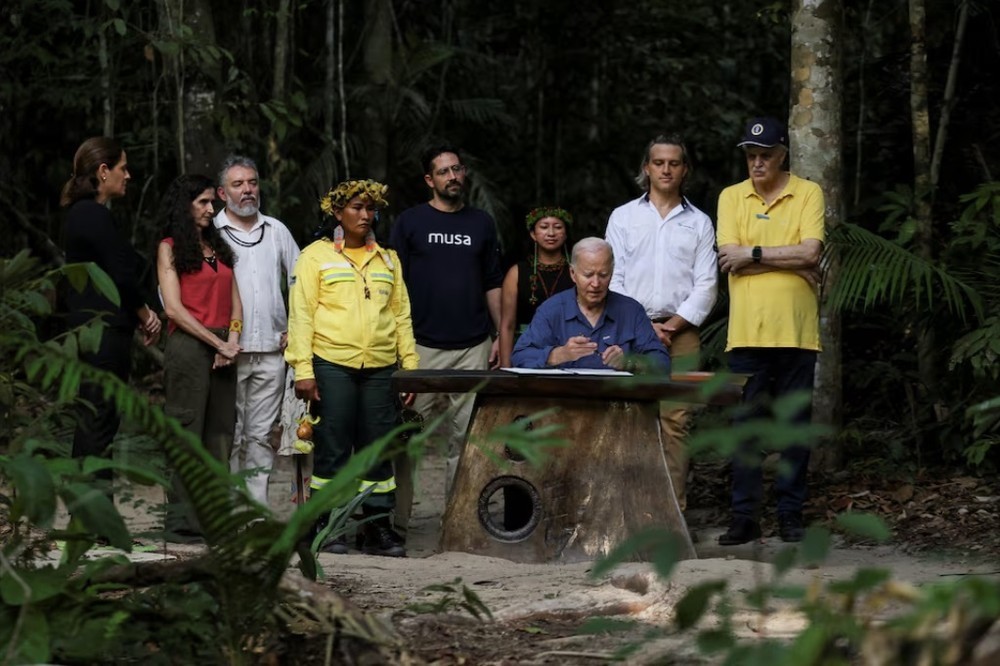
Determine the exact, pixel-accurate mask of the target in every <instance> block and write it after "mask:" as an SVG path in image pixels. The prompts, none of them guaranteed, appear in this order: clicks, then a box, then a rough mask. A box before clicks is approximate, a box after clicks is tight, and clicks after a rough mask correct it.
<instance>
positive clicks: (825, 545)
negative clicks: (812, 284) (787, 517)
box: [799, 526, 831, 564]
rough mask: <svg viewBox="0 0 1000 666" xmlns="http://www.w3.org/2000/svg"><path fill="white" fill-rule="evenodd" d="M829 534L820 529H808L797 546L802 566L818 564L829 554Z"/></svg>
mask: <svg viewBox="0 0 1000 666" xmlns="http://www.w3.org/2000/svg"><path fill="white" fill-rule="evenodd" d="M830 544H831V538H830V532H829V530H826V529H824V528H822V527H815V526H813V527H808V528H806V534H805V536H804V537H803V538H802V543H801V544H799V549H800V552H801V553H802V563H803V564H819V563H820V562H822V561H823V560H825V559H826V556H827V555H828V554H829V552H830Z"/></svg>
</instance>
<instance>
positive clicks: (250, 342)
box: [215, 208, 299, 352]
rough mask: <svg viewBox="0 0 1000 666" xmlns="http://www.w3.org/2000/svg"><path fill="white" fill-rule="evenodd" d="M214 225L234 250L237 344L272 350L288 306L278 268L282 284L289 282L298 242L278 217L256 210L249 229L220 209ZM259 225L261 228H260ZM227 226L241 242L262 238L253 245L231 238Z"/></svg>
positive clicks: (248, 349)
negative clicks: (239, 318)
mask: <svg viewBox="0 0 1000 666" xmlns="http://www.w3.org/2000/svg"><path fill="white" fill-rule="evenodd" d="M215 226H216V227H218V228H219V232H220V233H221V234H222V238H223V239H225V241H226V242H227V243H229V246H230V247H231V248H233V252H234V253H235V254H236V266H235V268H234V269H233V271H234V272H235V273H236V286H237V287H238V288H239V290H240V300H241V301H242V302H243V333H241V334H240V347H242V348H243V351H244V352H276V351H279V350H280V348H281V334H282V333H284V332H285V331H287V330H288V309H287V307H286V306H285V297H284V295H283V294H282V271H284V280H285V286H288V285H290V284H291V279H292V276H293V275H294V270H295V261H296V259H298V257H299V246H298V245H296V243H295V239H294V238H292V234H291V232H290V231H288V228H287V227H286V226H285V225H284V224H282V223H281V222H280V221H278V220H276V219H275V218H273V217H268V216H267V215H262V214H261V213H257V221H256V222H255V223H254V225H253V227H251V228H250V231H243V230H242V229H241V228H240V227H238V226H236V225H235V224H233V223H232V222H231V221H230V219H229V217H227V216H226V209H224V208H223V209H222V211H220V212H219V214H218V215H216V216H215ZM262 229H263V231H262ZM227 230H228V231H229V232H231V233H232V234H233V236H235V237H236V238H238V239H240V240H241V241H243V242H244V243H253V242H254V241H256V240H257V239H259V238H260V235H261V233H263V234H264V240H262V241H261V242H260V243H258V244H257V245H254V246H253V247H243V246H241V245H240V244H238V243H236V242H234V241H233V240H232V239H231V238H230V237H229V233H227Z"/></svg>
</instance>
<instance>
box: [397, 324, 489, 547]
mask: <svg viewBox="0 0 1000 666" xmlns="http://www.w3.org/2000/svg"><path fill="white" fill-rule="evenodd" d="M492 346H493V341H492V340H490V339H489V338H486V339H485V340H483V341H482V342H481V343H479V344H478V345H476V346H475V347H468V348H466V349H435V348H433V347H424V346H423V345H417V355H418V356H420V369H421V370H486V369H487V366H488V365H489V358H490V348H491V347H492ZM474 403H475V395H473V394H471V393H420V394H418V395H417V398H416V400H415V401H414V403H413V409H414V410H415V411H416V412H417V413H419V414H420V416H421V417H423V419H424V424H425V427H426V426H427V425H430V423H431V422H432V421H433V420H434V419H436V418H438V417H439V416H441V415H442V414H448V416H447V417H446V418H445V420H444V421H443V422H442V423H441V424H440V426H439V428H438V430H437V431H436V433H435V434H436V435H438V436H440V437H441V438H445V441H446V442H447V454H446V455H447V458H448V461H447V470H446V475H445V501H447V498H448V495H449V494H450V493H451V482H452V479H453V478H454V476H455V471H456V470H457V469H458V459H459V456H460V455H461V453H462V446H463V445H464V444H465V431H466V430H468V428H469V420H470V419H471V418H472V407H473V404H474ZM393 464H394V465H395V475H396V509H395V512H394V523H395V525H396V529H397V530H399V531H400V532H401V533H404V534H405V532H406V528H407V526H408V525H409V523H410V513H411V511H412V507H413V491H414V488H413V471H414V470H413V463H412V460H411V459H410V458H409V456H407V455H406V454H405V453H403V454H401V455H399V456H396V458H395V459H394V460H393Z"/></svg>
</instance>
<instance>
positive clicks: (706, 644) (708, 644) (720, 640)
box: [697, 629, 736, 654]
mask: <svg viewBox="0 0 1000 666" xmlns="http://www.w3.org/2000/svg"><path fill="white" fill-rule="evenodd" d="M697 643H698V650H699V651H701V652H703V653H704V654H714V653H716V652H723V651H725V650H730V649H732V647H733V646H734V645H735V644H736V638H735V637H734V636H733V634H732V632H729V631H725V630H723V629H710V630H708V631H702V632H700V633H699V634H698V638H697Z"/></svg>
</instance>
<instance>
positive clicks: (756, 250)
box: [750, 245, 760, 264]
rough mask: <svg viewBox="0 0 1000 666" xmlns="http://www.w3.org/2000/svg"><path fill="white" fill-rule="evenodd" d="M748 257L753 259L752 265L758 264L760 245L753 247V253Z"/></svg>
mask: <svg viewBox="0 0 1000 666" xmlns="http://www.w3.org/2000/svg"><path fill="white" fill-rule="evenodd" d="M750 257H751V258H752V259H753V263H755V264H759V263H760V245H757V246H755V247H754V249H753V251H751V252H750Z"/></svg>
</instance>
